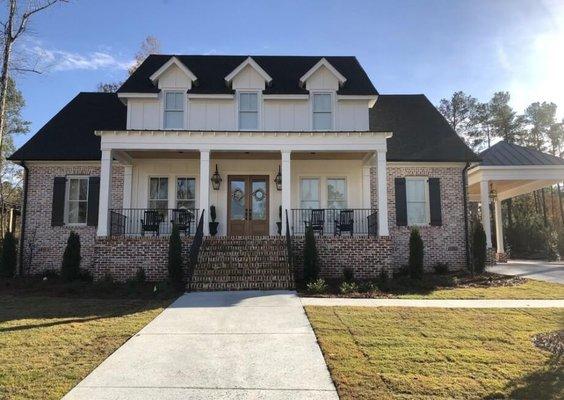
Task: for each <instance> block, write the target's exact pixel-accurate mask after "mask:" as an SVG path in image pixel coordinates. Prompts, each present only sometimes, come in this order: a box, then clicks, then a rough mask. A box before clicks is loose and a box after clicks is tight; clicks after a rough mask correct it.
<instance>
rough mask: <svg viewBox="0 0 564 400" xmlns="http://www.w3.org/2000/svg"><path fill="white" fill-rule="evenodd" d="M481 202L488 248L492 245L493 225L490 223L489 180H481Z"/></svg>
mask: <svg viewBox="0 0 564 400" xmlns="http://www.w3.org/2000/svg"><path fill="white" fill-rule="evenodd" d="M480 202H481V203H482V204H481V205H482V226H483V227H484V231H485V232H486V248H488V249H490V248H491V247H492V227H491V224H490V186H489V182H488V181H480Z"/></svg>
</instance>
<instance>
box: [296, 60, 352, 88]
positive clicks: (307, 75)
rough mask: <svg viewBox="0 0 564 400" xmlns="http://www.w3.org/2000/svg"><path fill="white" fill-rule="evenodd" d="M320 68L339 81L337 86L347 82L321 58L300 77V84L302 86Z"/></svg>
mask: <svg viewBox="0 0 564 400" xmlns="http://www.w3.org/2000/svg"><path fill="white" fill-rule="evenodd" d="M321 67H325V68H327V69H328V70H329V71H330V72H331V73H332V74H333V75H335V77H336V78H337V80H338V81H339V86H342V85H343V84H344V83H345V82H346V81H347V78H345V77H344V76H343V75H342V74H341V73H340V72H339V71H337V70H336V69H335V67H333V66H332V65H331V63H330V62H329V61H327V60H326V59H325V57H323V58H322V59H321V60H319V61H318V62H317V64H315V65H314V66H313V67H311V68H310V69H309V71H307V72H306V73H305V74H303V75H302V77H301V78H300V84H301V85H302V86H303V85H304V84H305V82H306V81H307V80H308V79H309V78H310V77H311V76H312V75H313V74H314V73H315V71H317V70H318V69H319V68H321Z"/></svg>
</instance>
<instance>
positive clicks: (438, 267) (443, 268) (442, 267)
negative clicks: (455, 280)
mask: <svg viewBox="0 0 564 400" xmlns="http://www.w3.org/2000/svg"><path fill="white" fill-rule="evenodd" d="M433 269H434V270H435V274H438V275H444V274H448V263H446V262H439V263H436V264H435V265H433Z"/></svg>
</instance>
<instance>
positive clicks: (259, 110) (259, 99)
mask: <svg viewBox="0 0 564 400" xmlns="http://www.w3.org/2000/svg"><path fill="white" fill-rule="evenodd" d="M242 93H252V94H256V95H257V128H256V129H245V130H244V131H260V130H261V129H262V126H263V124H262V114H263V113H262V93H261V91H260V90H251V89H242V90H237V96H236V102H235V112H236V121H237V130H242V129H241V118H240V117H241V115H240V114H241V112H240V110H239V105H240V100H239V98H240V96H241V94H242Z"/></svg>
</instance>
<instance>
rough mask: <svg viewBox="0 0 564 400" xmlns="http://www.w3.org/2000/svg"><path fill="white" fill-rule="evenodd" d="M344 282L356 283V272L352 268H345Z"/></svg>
mask: <svg viewBox="0 0 564 400" xmlns="http://www.w3.org/2000/svg"><path fill="white" fill-rule="evenodd" d="M343 280H344V281H345V282H354V270H353V269H352V268H343Z"/></svg>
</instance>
